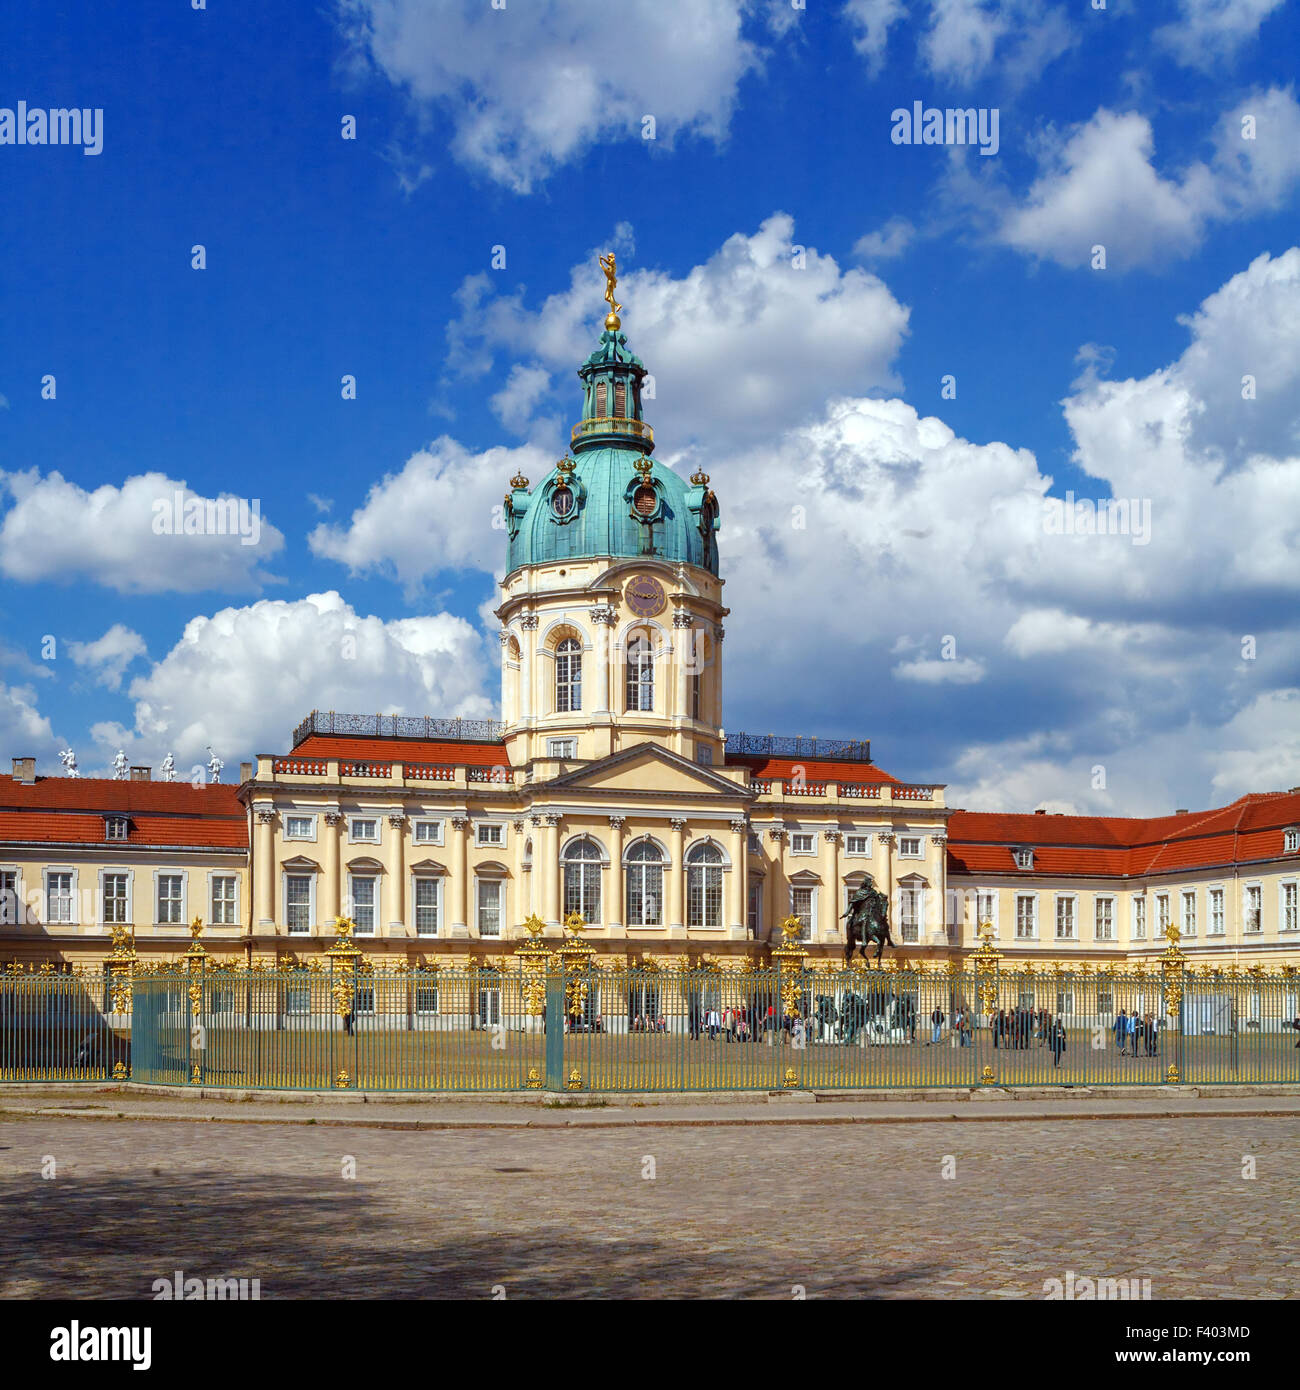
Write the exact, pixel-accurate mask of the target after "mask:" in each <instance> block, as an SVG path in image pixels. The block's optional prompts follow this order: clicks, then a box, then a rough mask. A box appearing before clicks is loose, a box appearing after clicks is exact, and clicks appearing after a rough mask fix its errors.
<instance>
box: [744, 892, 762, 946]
mask: <svg viewBox="0 0 1300 1390" xmlns="http://www.w3.org/2000/svg"><path fill="white" fill-rule="evenodd" d="M745 924H746V925H747V926H748V928H749V934H750V936H752V937H754V938H757V936H758V933H759V931H760V930H761V928H762V925H763V880H762V879H761V878H752V879H750V881H749V902H748V904H747V906H746V914H745Z"/></svg>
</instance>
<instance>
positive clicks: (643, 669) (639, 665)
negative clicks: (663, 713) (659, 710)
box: [627, 632, 655, 710]
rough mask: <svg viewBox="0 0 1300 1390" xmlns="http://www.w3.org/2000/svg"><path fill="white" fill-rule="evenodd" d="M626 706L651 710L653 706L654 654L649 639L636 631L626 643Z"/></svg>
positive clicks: (632, 708) (633, 708)
mask: <svg viewBox="0 0 1300 1390" xmlns="http://www.w3.org/2000/svg"><path fill="white" fill-rule="evenodd" d="M627 707H628V709H630V710H653V709H654V707H655V655H654V648H653V647H652V646H651V645H650V639H649V638H648V637H647V636H646V635H645V633H644V632H638V633H637V634H636V636H635V637H633V638H632V640H631V641H630V642H629V643H628V644H627Z"/></svg>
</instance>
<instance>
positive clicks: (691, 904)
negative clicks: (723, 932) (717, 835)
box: [686, 843, 722, 927]
mask: <svg viewBox="0 0 1300 1390" xmlns="http://www.w3.org/2000/svg"><path fill="white" fill-rule="evenodd" d="M686 925H687V926H688V927H720V926H721V925H722V851H721V850H720V849H719V848H718V847H717V845H711V844H708V843H705V844H702V845H696V846H695V848H694V849H693V850H691V852H690V853H689V854H688V855H687V856H686Z"/></svg>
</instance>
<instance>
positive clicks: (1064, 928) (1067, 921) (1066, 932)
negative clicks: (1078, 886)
mask: <svg viewBox="0 0 1300 1390" xmlns="http://www.w3.org/2000/svg"><path fill="white" fill-rule="evenodd" d="M1056 939H1057V940H1058V941H1073V940H1074V899H1073V898H1057V900H1056Z"/></svg>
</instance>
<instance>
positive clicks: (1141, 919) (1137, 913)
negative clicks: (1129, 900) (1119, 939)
mask: <svg viewBox="0 0 1300 1390" xmlns="http://www.w3.org/2000/svg"><path fill="white" fill-rule="evenodd" d="M1146 935H1147V900H1146V898H1145V897H1140V896H1139V895H1137V894H1134V896H1133V940H1134V941H1145V940H1146Z"/></svg>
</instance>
